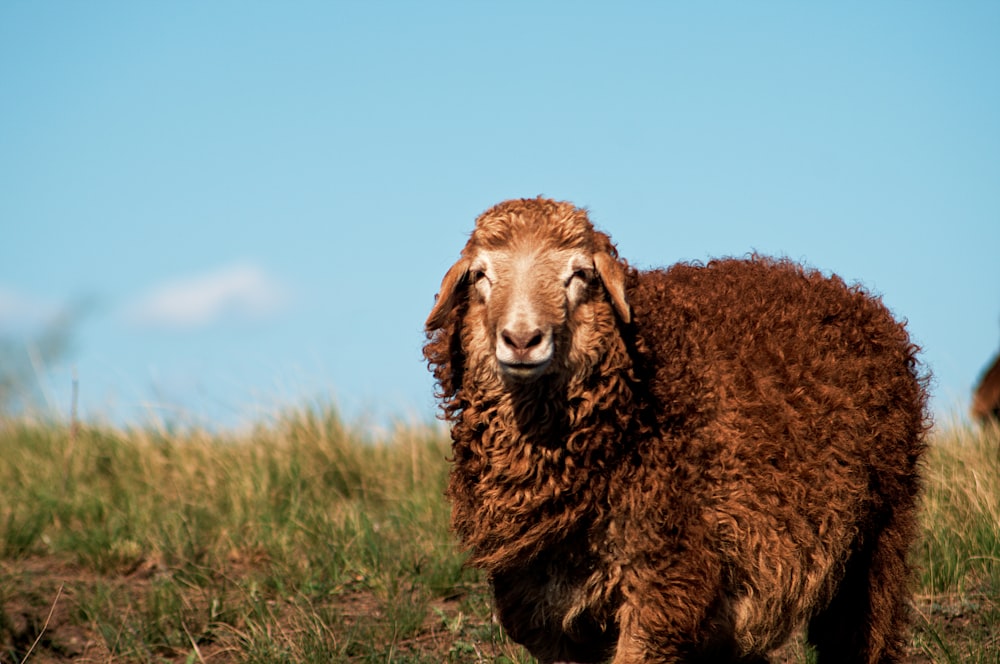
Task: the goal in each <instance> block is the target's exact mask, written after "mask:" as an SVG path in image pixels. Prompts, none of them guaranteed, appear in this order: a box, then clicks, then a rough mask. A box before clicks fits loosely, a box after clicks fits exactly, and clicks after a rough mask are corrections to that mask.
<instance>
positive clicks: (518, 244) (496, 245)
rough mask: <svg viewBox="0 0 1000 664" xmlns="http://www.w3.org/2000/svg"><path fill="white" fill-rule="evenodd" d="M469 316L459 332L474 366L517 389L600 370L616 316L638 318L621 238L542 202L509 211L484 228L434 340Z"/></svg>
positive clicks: (438, 309) (450, 289) (444, 295)
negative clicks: (597, 363)
mask: <svg viewBox="0 0 1000 664" xmlns="http://www.w3.org/2000/svg"><path fill="white" fill-rule="evenodd" d="M459 309H462V310H463V312H464V313H463V314H462V321H461V326H460V329H456V333H459V334H461V347H462V351H463V353H465V354H466V355H468V356H469V357H470V359H471V360H472V361H471V362H470V365H472V366H474V367H475V370H476V371H486V372H488V373H490V374H494V375H496V376H497V377H499V378H501V379H503V380H504V381H505V382H507V383H528V382H532V381H534V380H536V379H538V378H539V377H541V376H544V375H546V374H549V373H552V372H556V371H565V370H566V369H567V368H568V369H569V371H570V372H572V371H574V370H576V369H577V368H579V366H580V365H581V364H587V363H592V362H593V358H592V357H591V356H592V355H593V352H594V351H595V350H596V347H595V346H596V345H597V344H596V342H595V337H598V338H599V337H600V336H601V335H604V334H606V333H607V331H608V329H609V328H610V327H613V326H614V325H615V317H616V316H617V318H618V319H620V320H621V321H623V322H626V323H627V322H629V320H630V318H631V313H630V310H629V306H628V303H627V302H626V299H625V267H624V265H623V264H621V263H619V261H618V260H617V253H616V252H615V249H614V246H613V245H612V244H611V240H610V239H609V238H608V236H607V235H605V234H603V233H600V232H598V231H595V230H594V227H593V226H592V225H591V223H590V221H589V220H588V219H587V214H586V212H585V211H583V210H581V209H578V208H576V207H574V206H573V205H572V204H569V203H558V202H555V201H551V200H546V199H542V198H538V199H525V200H515V201H507V202H505V203H501V204H500V205H498V206H496V207H494V208H492V209H490V210H488V211H487V212H485V213H484V214H483V215H482V216H480V217H479V219H478V220H477V221H476V228H475V230H474V231H473V233H472V235H471V237H470V239H469V242H468V244H466V246H465V248H464V249H463V251H462V256H461V258H460V259H459V261H458V262H457V263H456V264H455V265H453V266H452V267H451V269H449V270H448V272H447V274H446V275H445V277H444V280H443V281H442V283H441V291H440V293H439V295H438V298H437V301H436V303H435V305H434V308H433V309H432V310H431V313H430V316H428V318H427V330H428V332H429V333H431V334H433V333H434V332H435V331H436V330H439V329H440V328H444V327H446V326H447V325H449V324H454V321H453V318H454V316H455V315H456V314H455V313H454V312H456V311H457V310H459ZM588 358H589V359H588ZM429 359H431V358H430V357H429ZM431 361H432V362H433V361H434V360H433V359H432V360H431Z"/></svg>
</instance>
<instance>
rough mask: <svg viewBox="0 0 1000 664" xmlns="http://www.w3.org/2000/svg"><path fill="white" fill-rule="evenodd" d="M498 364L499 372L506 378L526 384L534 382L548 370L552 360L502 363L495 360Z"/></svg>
mask: <svg viewBox="0 0 1000 664" xmlns="http://www.w3.org/2000/svg"><path fill="white" fill-rule="evenodd" d="M497 362H498V363H499V364H500V372H501V373H502V374H503V375H504V376H506V377H508V378H512V379H514V380H517V381H521V382H527V381H531V380H535V379H536V378H538V377H539V376H541V375H542V374H543V373H545V370H546V369H548V368H549V365H550V364H551V363H552V358H551V357H549V358H546V359H544V360H542V361H541V362H504V361H503V360H497Z"/></svg>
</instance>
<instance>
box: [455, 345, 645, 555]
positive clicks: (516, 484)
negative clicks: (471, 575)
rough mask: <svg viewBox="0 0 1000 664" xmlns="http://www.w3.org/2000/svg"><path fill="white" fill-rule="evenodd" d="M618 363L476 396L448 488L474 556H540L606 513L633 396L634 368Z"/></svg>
mask: <svg viewBox="0 0 1000 664" xmlns="http://www.w3.org/2000/svg"><path fill="white" fill-rule="evenodd" d="M619 359H620V358H619ZM609 364H610V363H609V362H604V363H602V366H601V367H599V368H598V369H597V371H600V373H598V372H597V371H595V372H593V373H592V374H591V375H589V376H586V377H584V378H583V379H579V380H571V381H569V382H568V383H565V384H558V383H555V381H553V382H550V383H544V382H539V383H537V384H535V385H526V386H520V387H521V389H517V390H510V389H507V390H502V391H499V392H497V391H493V392H492V393H486V392H480V393H478V394H474V395H473V397H474V398H472V399H470V402H469V403H468V404H467V406H466V408H465V409H464V410H463V412H462V414H461V416H460V418H459V420H458V421H457V422H456V423H455V427H454V430H453V438H454V441H455V444H454V453H455V465H454V468H453V471H452V476H451V483H450V486H449V492H448V493H449V495H450V497H451V498H452V501H453V514H452V517H453V522H454V526H455V528H456V530H457V531H458V532H459V534H460V535H461V536H462V537H463V539H464V540H465V543H466V545H467V546H469V547H470V548H471V549H472V550H473V561H474V562H477V563H479V564H480V565H481V566H483V567H487V568H492V567H493V566H494V565H506V564H509V563H511V562H512V561H514V560H517V559H524V557H526V556H527V557H530V556H533V555H535V554H537V553H538V552H539V551H540V550H541V549H542V548H544V547H546V546H549V545H551V544H552V543H553V542H554V541H556V540H558V539H562V538H564V537H566V536H567V535H569V534H570V533H574V532H579V531H580V529H582V528H587V527H588V525H590V524H593V523H595V522H596V521H598V520H599V519H600V518H601V514H602V513H603V505H604V503H605V494H606V487H607V478H608V474H609V472H610V470H611V469H612V467H614V466H615V465H616V464H617V463H618V460H619V459H620V457H621V456H622V455H623V454H624V453H625V452H626V451H625V450H624V449H622V447H621V441H622V440H628V439H629V437H628V436H626V435H624V434H625V432H626V430H627V429H628V428H629V426H630V424H629V422H630V419H629V417H630V416H629V415H628V414H627V413H628V412H629V411H630V408H628V407H626V406H627V405H628V404H631V402H632V398H633V397H632V392H633V388H632V385H631V383H632V380H631V378H630V376H631V372H630V371H629V370H628V364H627V363H625V362H621V361H619V366H618V367H616V368H612V367H611V366H609Z"/></svg>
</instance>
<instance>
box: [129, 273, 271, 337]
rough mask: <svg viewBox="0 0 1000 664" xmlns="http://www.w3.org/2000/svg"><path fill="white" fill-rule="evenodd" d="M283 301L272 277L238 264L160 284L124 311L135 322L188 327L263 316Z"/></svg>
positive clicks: (269, 314) (269, 313) (267, 314)
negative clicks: (227, 319)
mask: <svg viewBox="0 0 1000 664" xmlns="http://www.w3.org/2000/svg"><path fill="white" fill-rule="evenodd" d="M287 300H288V296H287V292H286V290H285V288H284V287H283V286H282V285H281V284H279V283H278V282H277V281H276V280H275V279H273V278H272V277H271V276H269V275H268V274H266V273H265V272H264V271H263V270H261V269H260V268H259V267H257V266H255V265H247V264H240V265H232V266H229V267H226V268H223V269H220V270H217V271H215V272H211V273H208V274H203V275H197V276H193V277H186V278H180V279H174V280H172V281H168V282H166V283H163V284H161V285H159V286H157V287H155V288H153V289H152V290H150V291H149V292H148V293H146V294H145V295H143V296H142V297H140V298H139V299H138V300H137V301H136V302H134V303H133V304H132V306H130V307H129V308H128V310H127V311H128V318H129V320H131V321H132V322H134V323H137V324H141V325H154V326H155V325H163V326H168V327H187V328H191V327H200V326H204V325H207V324H209V323H213V322H215V321H217V320H220V319H224V318H239V319H260V318H266V317H268V316H271V315H273V314H275V313H277V312H278V311H280V310H281V309H282V307H283V306H284V305H285V304H286V303H287Z"/></svg>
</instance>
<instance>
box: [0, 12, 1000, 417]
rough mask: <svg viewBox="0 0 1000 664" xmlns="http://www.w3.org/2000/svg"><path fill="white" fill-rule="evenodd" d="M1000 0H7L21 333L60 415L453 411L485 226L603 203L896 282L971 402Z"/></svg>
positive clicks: (1, 123) (999, 116)
mask: <svg viewBox="0 0 1000 664" xmlns="http://www.w3.org/2000/svg"><path fill="white" fill-rule="evenodd" d="M998 34H1000V4H998V3H996V2H980V3H977V2H962V3H943V2H880V3H861V2H857V3H855V2H847V3H829V4H825V5H820V4H818V3H792V2H755V3H728V2H721V3H659V2H657V3H653V2H648V3H615V4H612V3H588V2H547V3H530V2H504V3H486V2H446V3H442V2H420V3H403V2H395V3H393V2H382V3H374V2H369V3H363V2H316V3H309V2H272V3H262V2H210V3H205V2H171V3H153V2H87V3H80V2H43V3H39V2H26V1H20V0H12V1H11V2H4V3H2V4H0V231H2V232H0V335H3V336H4V337H5V338H30V337H32V335H35V334H37V333H38V331H39V330H42V329H44V328H45V326H46V325H48V324H51V322H52V320H54V319H56V318H57V317H58V316H59V315H61V314H65V312H67V311H75V310H80V311H82V312H83V313H81V314H80V315H79V316H77V317H76V318H75V319H74V323H73V325H72V326H71V330H72V333H73V350H72V352H71V353H70V354H68V355H67V356H66V357H65V358H64V359H63V360H61V361H58V362H53V363H50V364H49V365H47V366H44V367H41V366H39V367H38V369H37V378H38V380H39V382H40V383H41V385H42V387H43V393H44V394H45V395H46V397H47V399H48V402H49V407H50V408H51V409H53V410H54V411H55V412H58V413H63V414H65V413H67V412H68V410H69V403H70V400H71V399H70V392H71V390H70V385H71V378H70V377H71V375H72V371H73V370H74V369H75V371H76V373H77V375H78V376H79V384H80V408H81V413H82V414H83V416H84V417H87V418H90V419H96V420H111V421H114V422H120V423H139V424H142V423H147V422H150V421H152V422H177V423H181V424H199V425H208V426H224V427H228V426H237V425H239V424H242V423H246V422H251V421H254V420H255V419H257V418H260V417H262V416H268V415H273V414H274V413H276V412H277V411H279V410H280V409H281V408H283V407H287V406H296V405H303V404H307V403H326V402H333V403H335V404H336V405H337V407H338V408H340V410H341V411H343V412H344V413H345V414H346V415H347V416H348V417H349V418H358V417H362V418H370V419H375V420H382V419H385V418H389V419H392V418H400V419H404V420H413V419H416V420H421V421H422V420H430V419H431V418H432V417H433V414H434V412H435V411H434V402H433V398H432V391H433V387H432V383H431V379H430V376H429V374H428V373H427V370H426V367H425V366H424V364H423V362H422V359H421V353H420V349H421V345H422V342H423V331H422V325H423V320H424V318H425V316H426V314H427V312H428V311H429V308H430V306H431V304H432V302H433V296H434V293H435V292H436V291H437V288H438V285H439V283H440V278H441V276H442V275H443V274H444V272H445V270H446V269H447V267H448V266H449V265H450V264H451V262H452V261H453V260H454V259H455V258H456V257H457V255H458V252H459V250H460V249H461V247H462V245H463V244H464V241H465V239H466V237H467V234H468V232H469V231H470V230H471V228H472V223H473V220H474V218H475V217H476V215H478V214H479V213H480V212H481V211H482V210H484V209H486V208H487V207H489V206H491V205H492V204H494V203H496V202H498V201H500V200H503V199H506V198H511V197H522V196H535V195H538V194H544V195H547V196H551V197H554V198H558V199H563V200H571V201H573V202H575V203H576V204H578V205H581V206H586V207H587V208H588V209H589V210H590V212H591V216H592V219H593V220H594V221H595V223H596V224H597V225H598V226H599V227H601V228H603V229H604V230H607V231H608V232H610V234H611V235H612V237H613V238H614V239H615V240H616V241H617V243H618V247H619V251H620V252H621V253H622V255H624V256H625V257H627V258H628V259H629V260H630V261H631V262H632V263H634V264H637V265H640V266H647V267H648V266H660V265H667V264H670V263H673V262H676V261H678V260H704V259H706V258H708V257H711V256H721V255H743V254H745V253H747V252H750V251H754V250H756V251H758V252H762V253H769V254H776V255H783V256H789V257H791V258H794V259H798V260H802V261H805V262H807V263H809V264H810V265H813V266H815V267H818V268H821V269H823V270H825V271H828V272H835V273H837V274H840V275H841V276H843V277H844V278H845V279H847V280H849V281H856V282H861V283H863V284H864V285H865V286H866V287H868V288H869V289H870V290H872V291H873V292H876V293H878V294H880V295H881V296H882V297H883V299H884V301H885V302H886V304H887V305H888V306H889V307H890V308H891V309H892V310H893V311H894V312H895V313H896V314H897V316H899V317H901V318H906V319H908V321H909V328H910V330H911V333H912V335H913V337H914V338H915V340H916V341H917V342H918V343H920V344H921V345H922V346H923V347H924V349H925V352H924V355H923V357H924V359H925V361H926V362H927V364H929V365H930V367H931V368H932V370H933V371H934V373H935V376H936V386H935V401H934V406H935V409H936V410H937V411H938V412H939V413H964V411H965V409H966V408H967V404H968V395H969V391H970V390H971V388H972V386H973V384H974V381H975V380H976V378H977V376H978V374H979V372H980V371H981V369H982V368H983V367H984V365H985V364H986V363H987V362H988V361H989V359H990V358H991V357H992V356H993V354H994V353H995V352H996V351H997V349H998V348H1000V260H998V258H997V253H996V252H997V247H1000V76H997V67H998V65H1000V40H998V39H997V35H998Z"/></svg>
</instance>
